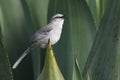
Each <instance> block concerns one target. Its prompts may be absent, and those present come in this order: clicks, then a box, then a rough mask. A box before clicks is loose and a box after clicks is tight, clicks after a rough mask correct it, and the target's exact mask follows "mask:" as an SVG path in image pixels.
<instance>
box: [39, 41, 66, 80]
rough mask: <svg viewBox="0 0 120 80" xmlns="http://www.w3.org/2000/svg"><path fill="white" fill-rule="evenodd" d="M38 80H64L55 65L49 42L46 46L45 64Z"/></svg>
mask: <svg viewBox="0 0 120 80" xmlns="http://www.w3.org/2000/svg"><path fill="white" fill-rule="evenodd" d="M38 80H64V78H63V76H62V74H61V72H60V69H59V67H58V65H57V62H56V59H55V55H54V53H53V50H52V47H51V43H50V40H49V42H48V46H47V51H46V57H45V64H44V67H43V70H42V72H41V74H40V76H39V78H38Z"/></svg>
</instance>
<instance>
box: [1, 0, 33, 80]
mask: <svg viewBox="0 0 120 80" xmlns="http://www.w3.org/2000/svg"><path fill="white" fill-rule="evenodd" d="M0 5H1V8H2V14H3V15H2V16H3V19H2V22H3V26H2V27H1V29H2V32H3V40H4V44H5V48H6V52H7V53H8V55H9V58H10V63H12V64H13V63H14V62H15V61H16V60H17V59H18V57H19V56H20V55H21V54H22V53H23V52H24V50H25V49H26V48H27V46H28V44H29V39H30V36H31V35H32V33H33V31H34V28H33V26H32V22H31V18H30V14H29V10H28V6H27V4H26V1H25V0H1V3H0ZM22 64H24V65H22ZM31 65H32V64H31V59H30V58H29V59H28V58H27V60H25V59H24V61H22V63H21V64H20V65H19V66H18V67H17V69H16V70H14V72H13V73H14V78H15V80H30V79H31V80H33V76H32V75H33V73H32V67H31ZM28 71H29V72H28ZM27 75H29V77H27Z"/></svg>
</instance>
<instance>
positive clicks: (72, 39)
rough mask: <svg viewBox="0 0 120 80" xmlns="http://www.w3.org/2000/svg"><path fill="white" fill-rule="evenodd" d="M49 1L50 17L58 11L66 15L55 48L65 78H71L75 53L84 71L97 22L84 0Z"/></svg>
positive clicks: (68, 79)
mask: <svg viewBox="0 0 120 80" xmlns="http://www.w3.org/2000/svg"><path fill="white" fill-rule="evenodd" d="M49 2H50V3H49V9H48V10H49V11H48V17H49V19H50V18H51V16H52V15H54V14H56V13H62V14H64V16H65V23H64V26H63V32H62V36H61V39H60V41H59V42H58V43H57V44H56V45H55V48H54V50H55V53H56V58H57V61H58V64H59V65H60V68H61V70H62V72H63V75H64V77H65V79H66V80H71V79H72V69H73V54H76V55H77V56H78V62H79V64H80V67H81V71H82V70H83V67H84V64H85V62H86V60H87V57H88V54H89V51H90V49H91V45H92V42H93V39H94V36H95V34H96V29H95V28H96V27H95V23H94V20H93V18H92V15H91V13H90V10H89V8H88V6H87V4H86V2H85V1H84V0H50V1H49ZM49 19H48V20H49Z"/></svg>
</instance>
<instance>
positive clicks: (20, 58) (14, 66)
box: [12, 47, 32, 69]
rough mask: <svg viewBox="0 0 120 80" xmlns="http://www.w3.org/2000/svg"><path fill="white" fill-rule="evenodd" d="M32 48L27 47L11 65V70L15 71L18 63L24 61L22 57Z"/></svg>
mask: <svg viewBox="0 0 120 80" xmlns="http://www.w3.org/2000/svg"><path fill="white" fill-rule="evenodd" d="M31 49H32V47H28V48H27V49H26V50H25V51H24V53H23V54H22V55H21V56H20V57H19V58H18V59H17V61H16V62H15V63H14V65H13V67H12V68H13V69H15V68H16V67H17V66H18V65H19V64H20V62H21V61H22V60H23V59H24V57H25V56H26V55H27V54H28V53H29V52H30V51H31Z"/></svg>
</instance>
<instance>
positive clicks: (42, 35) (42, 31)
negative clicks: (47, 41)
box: [31, 26, 52, 44]
mask: <svg viewBox="0 0 120 80" xmlns="http://www.w3.org/2000/svg"><path fill="white" fill-rule="evenodd" d="M51 30H52V27H48V26H46V27H42V28H40V29H39V30H38V31H37V32H36V33H35V34H34V35H33V36H32V38H31V44H32V43H35V42H36V41H38V40H41V39H44V38H45V36H47V35H48V34H49V33H50V31H51Z"/></svg>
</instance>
